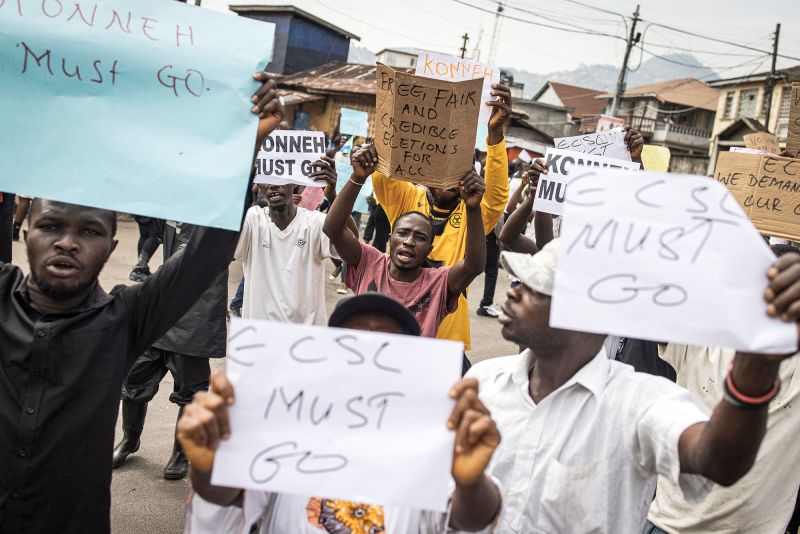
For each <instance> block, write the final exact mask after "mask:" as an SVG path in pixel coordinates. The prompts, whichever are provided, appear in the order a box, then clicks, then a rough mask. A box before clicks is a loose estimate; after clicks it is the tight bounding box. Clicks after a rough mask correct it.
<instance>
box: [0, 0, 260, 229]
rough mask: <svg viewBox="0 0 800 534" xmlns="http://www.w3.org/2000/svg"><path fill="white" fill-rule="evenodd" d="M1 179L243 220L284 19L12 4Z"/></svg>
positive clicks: (137, 6) (93, 201)
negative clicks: (260, 106) (263, 74)
mask: <svg viewBox="0 0 800 534" xmlns="http://www.w3.org/2000/svg"><path fill="white" fill-rule="evenodd" d="M0 28H2V30H0V94H1V95H3V96H2V98H0V117H2V120H0V137H2V138H3V139H4V140H5V141H4V142H3V143H0V190H3V191H15V192H18V193H21V194H25V195H31V196H37V197H44V198H49V199H54V200H60V201H64V202H71V203H75V204H82V205H88V206H94V207H100V208H107V209H112V210H117V211H121V212H127V213H136V214H140V215H147V216H150V217H159V218H163V219H173V220H179V221H184V222H188V223H194V224H200V225H205V226H214V227H219V228H228V229H231V230H238V229H239V226H240V224H241V214H242V208H243V206H244V193H245V190H246V188H247V177H248V176H249V175H250V171H251V164H252V160H253V147H254V144H255V138H256V129H257V124H258V117H257V116H256V115H255V114H253V113H251V111H250V109H251V107H252V105H253V104H252V102H250V97H251V96H252V94H253V93H254V92H255V91H256V90H257V89H258V87H259V83H257V82H256V81H254V80H253V72H256V71H258V70H261V69H263V67H264V66H265V65H266V64H267V63H269V61H270V58H271V56H272V43H273V35H274V30H275V26H274V25H273V24H269V23H265V22H262V21H255V20H250V19H247V18H244V17H231V16H229V15H226V14H224V13H218V12H215V11H212V10H209V9H198V8H197V7H194V6H187V5H186V4H184V3H180V2H164V1H161V0H92V1H91V2H89V1H88V0H73V1H70V2H62V1H58V0H47V1H44V2H26V1H20V2H17V1H6V2H2V1H0Z"/></svg>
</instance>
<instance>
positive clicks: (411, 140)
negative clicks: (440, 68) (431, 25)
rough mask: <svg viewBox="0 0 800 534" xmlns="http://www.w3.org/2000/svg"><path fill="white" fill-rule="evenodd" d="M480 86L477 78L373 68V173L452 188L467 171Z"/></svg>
mask: <svg viewBox="0 0 800 534" xmlns="http://www.w3.org/2000/svg"><path fill="white" fill-rule="evenodd" d="M482 84H483V81H482V79H475V80H468V81H464V82H447V81H441V80H434V79H430V78H423V77H421V76H415V75H413V74H406V73H404V72H400V71H396V70H394V69H392V68H389V67H387V66H386V65H381V64H379V65H378V73H377V108H376V112H375V113H376V115H375V124H376V126H375V148H376V149H377V151H378V171H380V173H381V174H383V175H384V176H388V177H390V178H396V179H399V180H407V181H410V182H414V183H418V184H424V185H427V186H431V187H439V188H442V189H449V188H451V187H456V186H457V185H458V183H459V181H460V180H461V178H463V177H464V175H465V174H467V173H468V172H469V171H470V170H471V169H472V160H473V156H474V151H473V147H474V146H475V132H476V127H477V124H478V111H479V108H480V97H481V87H482Z"/></svg>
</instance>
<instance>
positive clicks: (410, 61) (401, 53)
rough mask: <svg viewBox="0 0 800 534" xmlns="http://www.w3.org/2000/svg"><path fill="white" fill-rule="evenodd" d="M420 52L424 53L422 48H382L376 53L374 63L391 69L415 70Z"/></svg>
mask: <svg viewBox="0 0 800 534" xmlns="http://www.w3.org/2000/svg"><path fill="white" fill-rule="evenodd" d="M420 52H425V50H423V49H422V48H384V49H383V50H381V51H380V52H378V53H377V55H376V58H375V61H376V62H377V63H383V64H384V65H386V66H387V67H392V68H393V69H416V68H417V56H419V54H420ZM436 53H437V54H438V53H439V52H436Z"/></svg>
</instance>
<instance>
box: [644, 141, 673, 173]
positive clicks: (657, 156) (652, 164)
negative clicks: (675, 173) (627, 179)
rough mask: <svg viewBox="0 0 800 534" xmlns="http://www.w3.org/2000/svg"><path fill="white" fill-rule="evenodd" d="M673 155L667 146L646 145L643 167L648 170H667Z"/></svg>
mask: <svg viewBox="0 0 800 534" xmlns="http://www.w3.org/2000/svg"><path fill="white" fill-rule="evenodd" d="M671 157H672V154H671V153H670V151H669V149H668V148H667V147H665V146H657V145H644V146H643V147H642V168H643V169H644V170H646V171H648V172H667V171H668V170H669V160H670V158H671Z"/></svg>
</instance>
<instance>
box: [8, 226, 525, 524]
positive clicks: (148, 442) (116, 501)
mask: <svg viewBox="0 0 800 534" xmlns="http://www.w3.org/2000/svg"><path fill="white" fill-rule="evenodd" d="M138 237H139V232H138V228H137V225H136V223H134V222H133V221H120V222H119V227H118V232H117V239H118V240H119V244H118V246H117V249H116V250H115V251H114V253H113V254H112V255H111V259H110V260H109V262H108V264H107V265H106V267H105V269H104V270H103V272H102V273H101V275H100V283H101V285H102V287H103V288H104V289H105V290H106V291H110V290H111V289H112V288H113V287H114V286H115V285H117V284H132V283H133V282H131V281H130V280H128V274H129V273H130V270H131V267H132V266H133V265H134V264H135V263H136V242H137V240H138ZM13 253H14V256H13V261H14V263H15V264H16V265H19V266H20V267H21V268H22V269H23V270H24V271H26V272H27V270H28V260H27V256H26V252H25V245H24V243H23V242H22V241H20V242H17V243H14V251H13ZM161 257H162V250H161V248H159V249H158V251H157V252H156V254H155V257H154V258H153V260H152V261H151V263H150V268H151V270H153V271H155V269H156V268H157V267H158V265H160V264H161ZM328 271H329V272H331V271H333V264H332V263H330V262H328ZM241 273H242V269H241V265H240V264H239V263H238V262H235V263H233V264H232V265H231V269H230V276H229V280H228V293H229V295H231V296H232V295H233V293H234V292H235V290H236V286H237V284H238V283H239V280H240V278H241ZM338 283H339V282H338V280H337V281H331V280H328V281H327V282H326V286H327V287H326V296H327V303H328V310H329V311H330V310H332V309H333V307H334V305H335V304H336V302H337V301H338V299H340V298H343V296H342V295H339V294H337V293H336V289H337V287H338ZM508 285H509V277H508V275H507V274H506V272H505V271H504V270H500V274H499V277H498V283H497V290H496V293H495V302H496V303H501V302H503V300H504V299H505V289H506V288H507V287H508ZM482 291H483V275H481V276H480V277H479V278H478V279H477V280H475V282H473V284H472V291H471V292H470V294H469V302H470V319H471V328H472V344H473V348H472V350H471V351H470V353H469V358H470V360H471V361H472V362H473V363H475V362H477V361H480V360H482V359H485V358H488V357H491V356H501V355H508V354H514V353H516V352H517V351H518V349H517V347H516V345H514V344H512V343H509V342H506V341H504V340H503V339H502V338H501V337H500V335H499V325H498V324H497V322H496V321H495V320H494V319H490V318H485V317H478V316H476V315H475V311H474V310H475V309H477V307H478V303H479V301H480V298H481V293H482ZM223 368H224V360H222V359H220V360H213V361H212V369H223ZM171 390H172V377H171V376H170V375H169V374H167V376H166V377H165V378H164V380H163V381H162V383H161V388H160V389H159V392H158V395H157V396H156V397H155V399H154V400H153V401H152V402H151V403H150V405H149V407H148V413H147V422H146V424H145V428H144V432H143V434H142V444H141V448H140V449H139V451H138V452H137V453H136V454H134V455H132V456H131V457H129V458H128V461H127V463H126V464H125V465H124V466H122V467H121V468H119V469H116V470H115V471H114V476H113V480H112V485H111V528H112V532H114V533H120V534H128V533H145V532H146V533H148V534H161V533H164V534H166V533H170V534H173V533H177V532H180V531H181V530H182V527H183V513H184V509H185V503H186V498H187V492H188V488H189V483H188V481H187V480H181V481H166V480H164V479H163V478H162V470H163V468H164V464H165V463H166V461H167V459H168V458H169V456H170V454H171V452H172V443H173V439H172V433H173V430H174V428H175V419H176V416H177V412H178V409H177V406H175V405H173V404H170V403H169V401H168V397H169V394H170V392H171ZM442 424H444V421H443V422H442ZM116 434H117V435H116V437H115V443H116V442H117V441H118V440H119V439H120V437H121V431H120V426H119V421H118V422H117V432H116ZM109 461H110V458H109Z"/></svg>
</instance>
